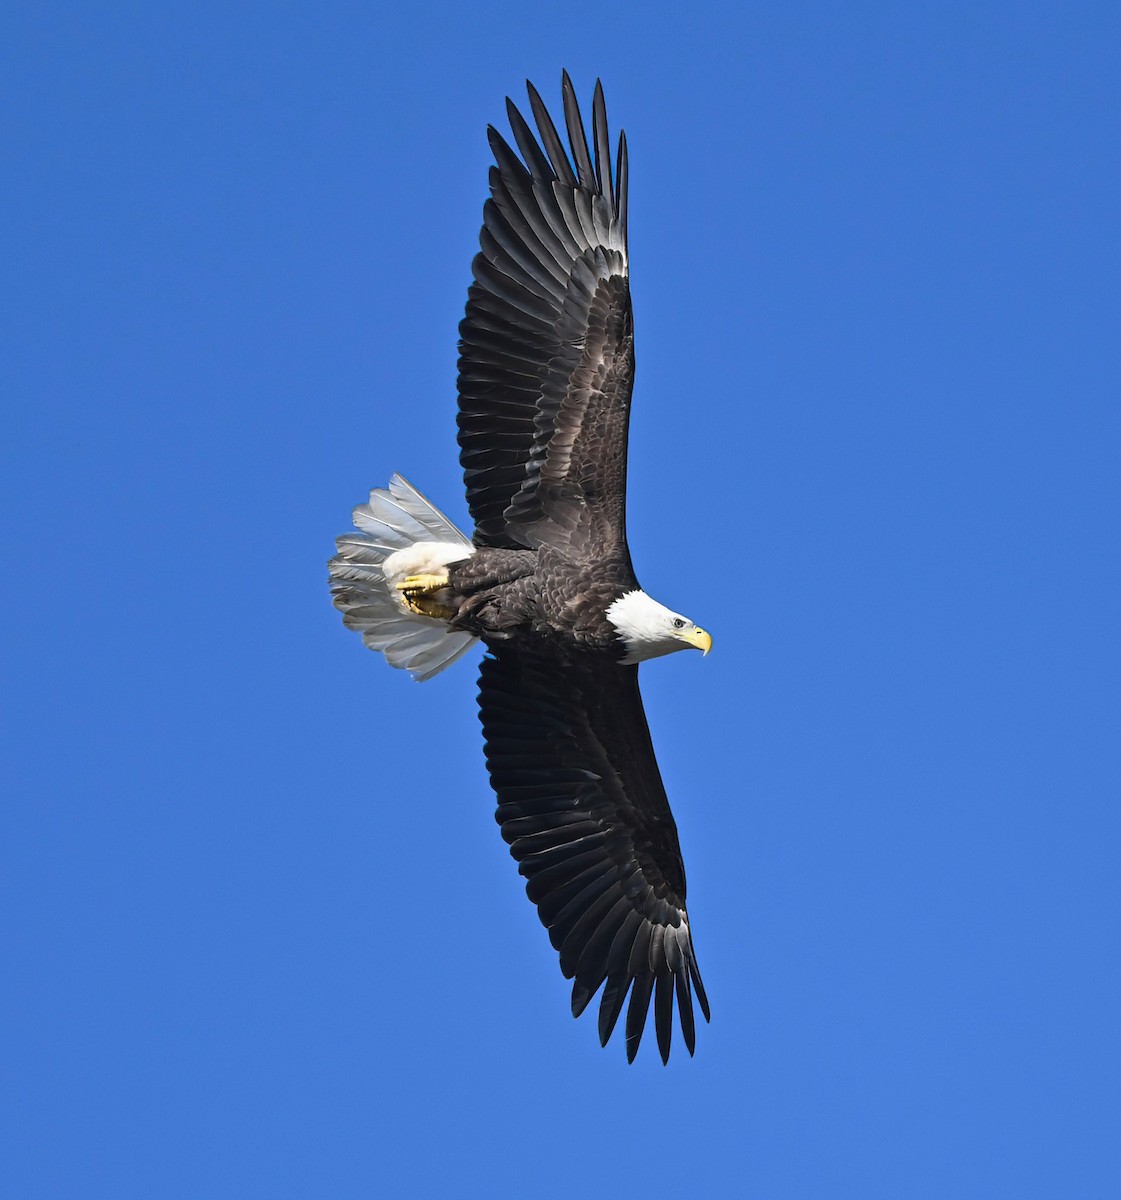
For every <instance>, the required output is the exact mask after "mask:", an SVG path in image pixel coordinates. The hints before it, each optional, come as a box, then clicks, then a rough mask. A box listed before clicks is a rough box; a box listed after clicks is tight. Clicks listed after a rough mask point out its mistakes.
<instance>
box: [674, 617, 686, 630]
mask: <svg viewBox="0 0 1121 1200" xmlns="http://www.w3.org/2000/svg"><path fill="white" fill-rule="evenodd" d="M673 627H674V629H684V628H685V622H684V621H683V620H682V619H681V618H680V617H674V619H673Z"/></svg>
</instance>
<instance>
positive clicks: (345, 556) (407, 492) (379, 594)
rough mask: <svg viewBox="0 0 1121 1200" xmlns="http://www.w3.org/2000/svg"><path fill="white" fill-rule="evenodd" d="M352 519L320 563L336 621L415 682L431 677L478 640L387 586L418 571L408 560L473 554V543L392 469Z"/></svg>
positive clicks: (440, 560) (436, 561)
mask: <svg viewBox="0 0 1121 1200" xmlns="http://www.w3.org/2000/svg"><path fill="white" fill-rule="evenodd" d="M354 524H355V526H356V528H355V529H354V530H349V531H348V532H346V533H344V534H343V535H342V536H341V537H340V538H339V539H338V540H337V542H336V546H337V547H338V554H337V555H336V556H335V557H334V558H332V559H331V561H330V563H329V564H328V565H329V569H330V576H331V592H332V595H333V597H334V603H335V607H336V608H337V609H339V611H340V612H341V613H342V614H343V624H344V625H346V627H347V628H348V629H353V630H355V631H356V632H358V633H360V634H361V635H362V640H363V641H364V642H365V643H366V645H367V646H369V647H370V649H371V650H380V651H381V652H382V653H383V654H384V655H385V657H386V661H387V662H388V663H389V664H390V665H391V666H394V667H400V668H402V669H404V670H406V671H409V672H410V673H411V674H412V676H413V678H414V679H417V680H425V679H431V678H432V676H433V675H436V674H438V673H439V672H440V671H442V670H444V668H445V667H449V666H451V664H452V663H453V662H455V660H456V659H457V658H459V657H461V656H462V655H464V654H466V653H467V651H468V650H470V649H471V647H472V645H473V644H474V643H475V642H476V641H477V640H478V639H477V638H475V637H474V636H472V635H471V634H469V633H462V632H460V631H459V630H453V629H449V627H448V624H447V622H446V621H443V620H440V619H438V618H435V617H427V616H422V615H421V614H419V613H414V612H412V611H411V610H410V609H409V608H408V607H407V606H406V605H405V603H404V600H403V599H402V597H401V594H400V592H398V591H397V588H396V586H395V585H396V583H397V582H398V579H399V577H403V573H404V574H408V573H412V572H413V571H419V570H423V569H426V568H425V567H424V566H421V567H416V566H412V565H411V564H433V565H439V566H446V565H447V564H448V563H450V562H455V561H458V560H459V559H463V558H466V557H467V556H468V555H470V554H473V553H474V547H473V546H472V545H471V542H470V541H469V540H468V539H467V538H466V537H465V536H464V535H463V534H462V533H461V532H460V531H459V530H458V529H457V528H456V527H455V526H454V525H453V524H452V523H451V521H449V520H448V518H447V517H445V516H444V514H443V513H442V512H440V510H439V509H438V508H436V507H435V506H434V505H432V504H430V503H429V502H428V500H427V499H425V497H424V496H422V495H421V494H420V492H418V491H417V490H416V489H415V488H414V487H413V486H412V485H411V484H410V483H408V482H407V481H406V480H405V479H403V478H402V477H401V476H400V475H394V476H393V478H392V479H391V480H390V481H389V488H388V489H385V488H375V489H374V490H373V491H372V492H371V493H370V499H369V501H368V502H367V503H366V504H360V505H359V506H358V507H357V508H356V509H355V510H354ZM401 551H408V553H407V554H401V553H400V552H401ZM394 556H396V559H395V561H394V562H393V563H390V562H388V560H389V559H390V558H392V557H394ZM427 569H432V567H431V566H429V567H427Z"/></svg>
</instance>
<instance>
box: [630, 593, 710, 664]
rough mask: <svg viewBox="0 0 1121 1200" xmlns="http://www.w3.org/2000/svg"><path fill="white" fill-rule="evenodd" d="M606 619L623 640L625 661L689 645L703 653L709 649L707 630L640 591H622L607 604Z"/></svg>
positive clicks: (635, 660)
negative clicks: (615, 598) (614, 599)
mask: <svg viewBox="0 0 1121 1200" xmlns="http://www.w3.org/2000/svg"><path fill="white" fill-rule="evenodd" d="M607 619H608V620H609V621H610V622H611V624H612V625H613V626H614V627H615V630H616V632H617V633H618V635H619V638H620V639H621V641H622V643H623V647H624V650H625V654H624V655H623V662H625V663H637V662H642V661H643V660H644V659H647V658H659V657H660V656H661V655H663V654H672V653H673V652H674V651H675V650H685V649H687V648H688V647H690V646H692V647H693V648H694V649H696V650H700V651H702V652H703V653H705V654H707V653H708V652H709V651H710V650H711V649H712V638H711V637H710V636H709V634H708V633H706V632H705V631H704V630H703V629H701V628H700V627H699V626H697V625H695V624H694V623H693V622H692V621H690V620H689V618H688V617H683V616H682V615H681V614H680V613H675V612H673V611H671V610H670V609H668V608H666V606H665V605H664V604H659V603H658V601H657V600H654V599H652V598H651V597H650V596H648V595H647V594H646V593H645V592H643V591H633V592H625V593H624V594H623V595H622V596H620V597H619V599H618V600H616V601H614V602H613V603H612V604H610V605H609V606H608V609H607Z"/></svg>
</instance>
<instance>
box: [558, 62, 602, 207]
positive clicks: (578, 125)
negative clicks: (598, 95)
mask: <svg viewBox="0 0 1121 1200" xmlns="http://www.w3.org/2000/svg"><path fill="white" fill-rule="evenodd" d="M561 98H562V101H563V104H564V123H565V125H566V127H567V128H568V143H569V145H570V146H571V147H572V160H573V163H574V165H575V167H576V176H577V178H578V179H579V180H580V186H581V187H582V188H587V189H588V191H589V192H592V193H595V192H597V191H598V190H599V189H598V188H597V186H596V175H595V170H594V169H593V168H592V160H591V157H590V156H589V154H588V139H587V136H586V135H585V133H584V118H583V117H581V116H580V105H579V104H578V103H577V101H576V89H575V88H574V87H573V86H572V80H571V79H569V77H568V72H567V71H564V72H563V73H562V75H561Z"/></svg>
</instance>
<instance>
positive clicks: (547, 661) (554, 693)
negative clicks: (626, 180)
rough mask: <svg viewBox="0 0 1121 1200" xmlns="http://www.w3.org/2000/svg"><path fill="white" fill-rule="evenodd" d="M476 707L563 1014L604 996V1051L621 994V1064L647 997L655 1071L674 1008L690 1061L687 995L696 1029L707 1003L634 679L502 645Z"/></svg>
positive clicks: (633, 1047) (637, 1033)
mask: <svg viewBox="0 0 1121 1200" xmlns="http://www.w3.org/2000/svg"><path fill="white" fill-rule="evenodd" d="M479 708H480V712H481V716H482V722H483V732H484V736H485V740H486V759H487V767H488V769H489V771H490V778H491V783H492V784H493V785H494V790H495V792H497V794H498V812H497V819H498V823H499V825H500V826H501V827H502V836H503V837H504V838H505V839H506V841H507V842H508V843H509V844H510V853H511V854H512V855H513V856H514V858H515V859H517V861H518V864H519V867H518V869H519V870H520V872H521V873H522V874H523V875H524V876H525V877H526V892H527V893H528V895H529V898H530V899H531V900H532V901H533V902H534V904H536V905H537V911H538V915H539V916H540V918H541V921H542V923H543V924H544V925H545V927H546V928H547V929H548V930H549V937H550V940H551V941H552V943H553V946H554V947H555V948H556V949H557V950H559V951H560V963H561V971H562V972H563V973H564V975H565V977H566V978H569V979H573V980H574V982H573V987H572V1012H573V1015H574V1016H579V1015H580V1014H581V1013H582V1012H583V1011H584V1009H585V1008H586V1007H587V1005H588V1002H589V1001H590V1000H591V999H592V997H593V996H594V995H595V994H596V992H597V991H598V989H599V988H600V986H601V985H603V995H602V997H601V998H600V1003H599V1036H600V1042H601V1043H602V1044H604V1045H606V1044H607V1039H608V1038H609V1037H610V1036H611V1031H612V1029H614V1027H615V1022H616V1021H617V1020H618V1017H619V1014H620V1012H621V1011H622V1008H623V1004H624V1002H625V1001H626V998H627V993H628V990H629V992H630V1004H629V1007H628V1009H627V1021H626V1032H627V1059H628V1061H631V1060H633V1059H634V1056H635V1054H636V1053H637V1051H638V1044H639V1039H640V1038H641V1037H642V1030H643V1028H644V1026H645V1024H646V1014H647V1010H648V1008H649V1005H650V998H651V994H653V998H654V1025H655V1030H656V1032H657V1038H658V1049H659V1051H660V1052H661V1055H662V1061H663V1062H664V1061H666V1059H668V1057H669V1050H670V1035H671V1030H672V1026H673V1007H674V997H675V995H676V999H677V1009H678V1018H679V1021H680V1024H681V1032H682V1035H683V1036H684V1039H685V1045H686V1046H687V1047H688V1050H689V1053H690V1054H692V1053H693V1046H694V1023H693V1000H692V993H693V991H694V990H695V991H696V997H697V1002H698V1003H699V1004H700V1007H701V1011H702V1012H703V1013H704V1016H705V1020H708V1016H709V1008H708V1000H707V998H706V996H705V992H704V987H703V985H702V983H701V977H700V974H699V973H698V971H697V961H696V958H695V956H694V953H693V941H692V935H691V933H690V929H689V918H688V914H687V913H686V911H685V868H684V866H683V864H682V861H681V849H680V847H679V845H678V841H677V827H676V826H675V825H674V821H673V815H672V813H671V812H670V808H669V803H668V801H667V800H666V793H665V789H664V788H663V786H662V780H661V776H660V775H659V773H658V764H657V762H656V761H655V758H654V748H653V746H652V745H651V742H650V731H649V729H648V728H647V725H646V716H645V713H644V712H643V708H642V697H641V696H640V695H639V690H638V668H637V666H634V667H626V666H620V665H619V664H618V663H616V662H615V661H613V660H604V661H602V662H600V661H599V660H598V656H595V655H581V656H576V655H563V654H559V653H554V652H550V651H549V650H547V649H542V648H540V647H529V648H526V647H522V646H520V645H518V644H517V643H516V642H511V643H504V644H502V645H500V646H497V647H492V648H491V654H490V655H489V656H488V657H487V658H486V659H484V661H483V666H482V674H481V677H480V685H479Z"/></svg>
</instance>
